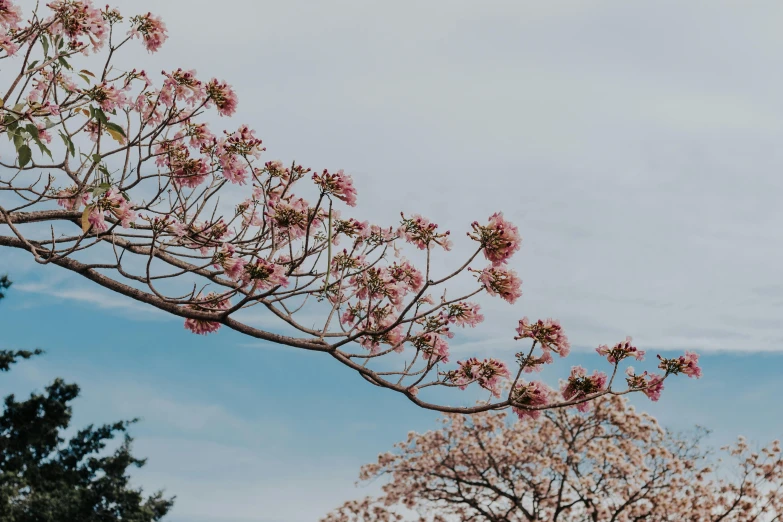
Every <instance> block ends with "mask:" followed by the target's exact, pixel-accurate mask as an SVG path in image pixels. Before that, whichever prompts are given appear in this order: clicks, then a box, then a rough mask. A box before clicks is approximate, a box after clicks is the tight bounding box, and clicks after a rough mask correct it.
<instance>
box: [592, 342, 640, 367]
mask: <svg viewBox="0 0 783 522" xmlns="http://www.w3.org/2000/svg"><path fill="white" fill-rule="evenodd" d="M595 351H596V352H598V355H602V356H604V357H606V359H607V360H608V361H609V362H610V363H612V364H616V363H618V362H620V361H622V360H623V359H625V358H627V357H634V358H636V360H637V361H641V360H643V359H644V351H643V350H639V349H638V348H636V347H635V346H632V345H631V337H630V336H629V337H626V338H625V341H623V342H619V343H617V344H615V345H614V346H613V347H612V348H609V347H608V346H607V345H605V344H602V345H600V346H599V347H598V348H596V349H595Z"/></svg>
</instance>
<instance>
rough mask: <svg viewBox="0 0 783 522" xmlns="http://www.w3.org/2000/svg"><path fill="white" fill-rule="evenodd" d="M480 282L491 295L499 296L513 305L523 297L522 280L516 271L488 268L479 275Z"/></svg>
mask: <svg viewBox="0 0 783 522" xmlns="http://www.w3.org/2000/svg"><path fill="white" fill-rule="evenodd" d="M478 280H479V282H480V283H482V284H483V285H484V288H485V289H486V290H487V293H488V294H489V295H497V296H500V297H501V298H502V299H504V300H506V301H508V302H509V303H511V304H514V302H515V301H516V300H517V299H519V297H521V296H522V289H521V286H522V280H521V279H519V277H518V276H517V273H516V272H515V271H514V270H511V269H506V268H500V267H495V266H488V267H487V268H485V269H484V270H482V271H481V272H480V273H479V278H478Z"/></svg>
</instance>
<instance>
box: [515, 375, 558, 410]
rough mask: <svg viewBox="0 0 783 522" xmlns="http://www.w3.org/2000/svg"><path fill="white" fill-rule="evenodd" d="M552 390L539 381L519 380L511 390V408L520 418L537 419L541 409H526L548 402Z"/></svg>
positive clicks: (538, 406) (544, 404)
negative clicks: (527, 381)
mask: <svg viewBox="0 0 783 522" xmlns="http://www.w3.org/2000/svg"><path fill="white" fill-rule="evenodd" d="M551 395H552V390H551V389H550V388H549V387H548V386H547V385H546V384H544V383H543V382H541V381H532V382H530V383H526V382H525V381H519V383H517V385H516V386H514V389H513V390H512V392H511V404H512V408H511V409H512V410H513V412H514V413H516V414H517V417H519V419H520V420H524V419H526V418H528V419H533V420H535V419H538V418H539V417H540V416H541V410H538V409H528V408H525V406H528V407H529V408H540V407H542V406H546V405H547V404H549V399H550V396H551Z"/></svg>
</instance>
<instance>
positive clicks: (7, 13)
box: [0, 0, 22, 54]
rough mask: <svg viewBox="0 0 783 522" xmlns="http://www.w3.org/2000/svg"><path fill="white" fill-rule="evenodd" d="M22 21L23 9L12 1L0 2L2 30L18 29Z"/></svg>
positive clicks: (2, 0)
mask: <svg viewBox="0 0 783 522" xmlns="http://www.w3.org/2000/svg"><path fill="white" fill-rule="evenodd" d="M21 21H22V8H21V7H19V6H18V5H14V4H13V2H11V0H0V28H4V29H16V28H17V27H18V26H19V23H20V22H21ZM4 34H6V33H4ZM9 54H11V53H9Z"/></svg>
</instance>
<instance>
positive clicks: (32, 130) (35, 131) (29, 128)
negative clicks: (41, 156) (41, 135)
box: [24, 123, 38, 140]
mask: <svg viewBox="0 0 783 522" xmlns="http://www.w3.org/2000/svg"><path fill="white" fill-rule="evenodd" d="M24 128H25V129H27V132H29V133H30V135H31V136H32V137H33V139H34V140H37V139H38V127H36V126H35V125H33V124H32V123H28V124H27V125H25V127H24Z"/></svg>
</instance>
